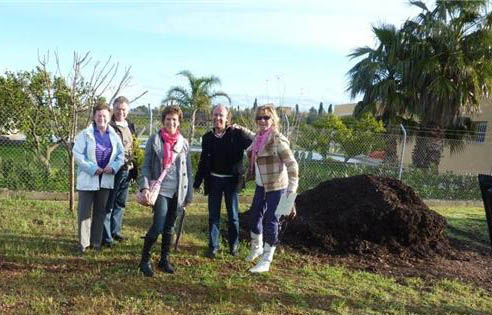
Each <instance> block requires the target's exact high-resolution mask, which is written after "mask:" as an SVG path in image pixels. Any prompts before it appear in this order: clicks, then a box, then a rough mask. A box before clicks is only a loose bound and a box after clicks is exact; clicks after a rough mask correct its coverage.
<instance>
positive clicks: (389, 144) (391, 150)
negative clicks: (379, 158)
mask: <svg viewBox="0 0 492 315" xmlns="http://www.w3.org/2000/svg"><path fill="white" fill-rule="evenodd" d="M387 136H388V139H387V140H386V146H385V150H384V159H383V164H385V165H389V166H393V165H398V141H397V140H396V137H397V136H396V135H394V134H388V135H387Z"/></svg>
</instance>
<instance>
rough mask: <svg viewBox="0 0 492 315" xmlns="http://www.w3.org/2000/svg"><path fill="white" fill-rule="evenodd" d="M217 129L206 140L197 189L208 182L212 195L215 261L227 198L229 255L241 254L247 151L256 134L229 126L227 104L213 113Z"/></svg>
mask: <svg viewBox="0 0 492 315" xmlns="http://www.w3.org/2000/svg"><path fill="white" fill-rule="evenodd" d="M212 115H213V125H214V128H213V130H211V131H209V132H207V133H206V134H205V135H203V137H202V152H201V155H200V162H199V163H198V170H197V173H196V175H195V181H194V184H193V187H194V188H195V189H198V188H199V187H200V185H201V183H202V180H203V181H204V191H205V195H208V214H209V219H208V225H209V244H208V251H207V256H208V257H210V258H215V256H216V254H217V252H218V251H219V247H220V246H219V234H220V228H219V225H220V206H221V203H222V195H224V198H225V204H226V208H227V218H228V226H229V229H228V232H229V233H228V235H229V240H228V241H229V252H230V253H231V255H234V256H235V255H236V254H237V249H238V245H239V214H238V208H239V191H240V190H241V188H242V187H243V185H244V173H245V170H244V167H243V156H244V150H246V148H248V146H249V145H250V144H251V142H252V139H253V137H254V133H252V132H250V131H249V130H247V129H245V128H242V127H240V126H237V125H234V126H229V125H228V123H229V122H230V119H231V114H230V112H229V111H228V110H227V108H226V107H225V106H223V105H216V106H214V108H213V111H212Z"/></svg>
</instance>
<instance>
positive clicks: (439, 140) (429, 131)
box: [412, 124, 444, 168]
mask: <svg viewBox="0 0 492 315" xmlns="http://www.w3.org/2000/svg"><path fill="white" fill-rule="evenodd" d="M423 127H424V130H425V131H426V132H419V134H418V136H417V141H416V143H415V147H414V149H413V152H412V163H413V165H414V166H415V167H419V168H430V167H439V163H440V162H441V154H442V151H443V149H444V131H443V130H442V129H441V128H440V127H439V126H436V125H432V124H431V125H428V126H423Z"/></svg>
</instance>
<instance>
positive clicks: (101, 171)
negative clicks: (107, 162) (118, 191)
mask: <svg viewBox="0 0 492 315" xmlns="http://www.w3.org/2000/svg"><path fill="white" fill-rule="evenodd" d="M103 172H104V170H103V169H102V168H100V167H98V168H97V170H96V175H101V174H102V173H103Z"/></svg>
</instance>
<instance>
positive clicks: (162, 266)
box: [157, 258, 174, 273]
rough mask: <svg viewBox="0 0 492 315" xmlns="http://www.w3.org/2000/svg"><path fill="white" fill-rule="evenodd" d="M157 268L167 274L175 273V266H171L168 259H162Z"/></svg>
mask: <svg viewBox="0 0 492 315" xmlns="http://www.w3.org/2000/svg"><path fill="white" fill-rule="evenodd" d="M157 268H159V270H161V271H164V272H167V273H174V267H173V265H171V263H170V262H169V259H168V258H164V259H162V258H161V260H159V264H158V265H157Z"/></svg>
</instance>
